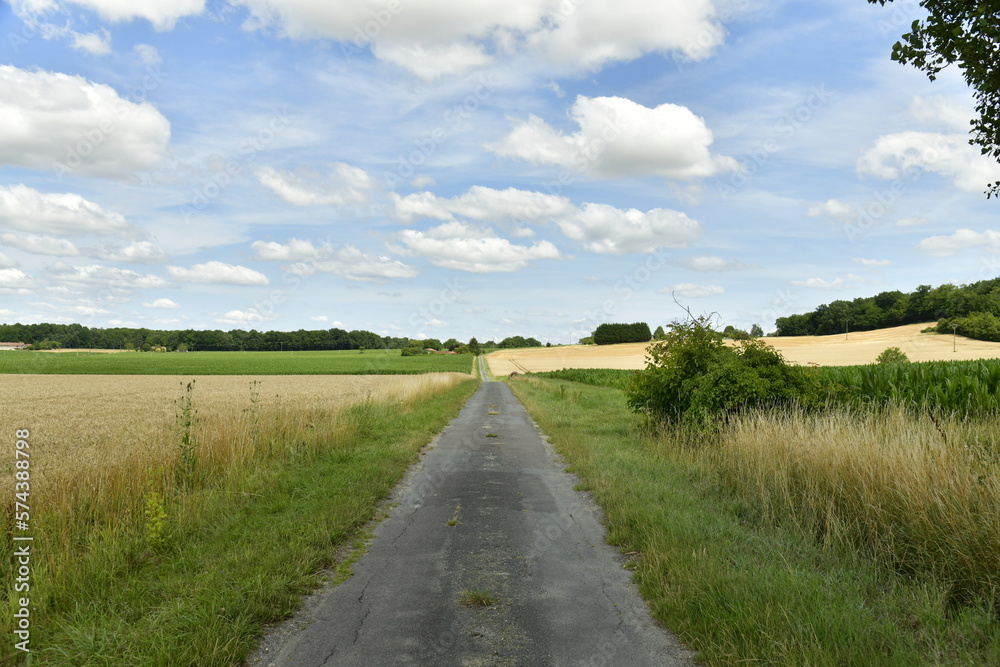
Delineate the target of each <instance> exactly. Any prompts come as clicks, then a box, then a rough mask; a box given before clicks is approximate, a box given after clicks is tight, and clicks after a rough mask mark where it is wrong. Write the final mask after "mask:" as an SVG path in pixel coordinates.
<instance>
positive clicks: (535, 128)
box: [486, 95, 739, 181]
mask: <svg viewBox="0 0 1000 667" xmlns="http://www.w3.org/2000/svg"><path fill="white" fill-rule="evenodd" d="M570 115H571V116H572V118H573V120H574V121H576V123H577V124H578V125H579V126H580V129H579V130H578V131H577V132H575V133H573V134H571V135H564V134H562V133H561V132H559V131H557V130H556V129H554V128H552V127H550V126H549V125H548V124H547V123H545V121H543V120H542V119H541V118H538V117H537V116H530V117H529V118H528V120H526V121H521V122H520V123H518V124H517V125H516V126H515V128H514V130H513V131H512V132H511V133H510V134H508V135H507V136H506V137H504V138H502V139H500V140H499V141H497V142H495V143H492V144H487V145H486V147H487V148H488V149H489V150H491V151H493V152H494V153H496V154H497V155H500V156H502V157H509V158H515V159H520V160H526V161H528V162H531V163H533V164H553V165H558V166H560V167H564V168H566V169H569V170H571V171H575V172H579V173H583V174H586V175H588V176H591V177H595V178H622V177H633V176H651V175H657V176H663V177H665V178H671V179H678V180H683V181H688V180H693V179H699V178H705V177H708V176H713V175H715V174H718V173H720V172H724V171H730V170H736V169H738V168H739V163H738V162H737V161H736V160H734V159H733V158H731V157H725V156H717V155H713V154H712V153H711V151H710V150H709V147H710V146H711V145H712V141H713V137H712V132H711V130H709V129H708V126H706V125H705V121H704V120H703V119H702V118H699V117H698V116H696V115H694V113H692V112H691V110H690V109H688V108H686V107H682V106H677V105H675V104H661V105H660V106H658V107H656V108H653V109H650V108H648V107H644V106H642V105H640V104H636V103H635V102H633V101H632V100H628V99H625V98H622V97H595V98H588V97H584V96H582V95H581V96H579V97H577V98H576V102H575V103H574V104H573V107H572V109H571V110H570Z"/></svg>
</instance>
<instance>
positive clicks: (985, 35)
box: [868, 0, 1000, 197]
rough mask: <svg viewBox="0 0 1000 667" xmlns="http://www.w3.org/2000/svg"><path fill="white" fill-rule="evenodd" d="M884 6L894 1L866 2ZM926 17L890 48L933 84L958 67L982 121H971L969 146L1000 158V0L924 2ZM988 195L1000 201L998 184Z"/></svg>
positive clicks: (896, 55) (989, 190)
mask: <svg viewBox="0 0 1000 667" xmlns="http://www.w3.org/2000/svg"><path fill="white" fill-rule="evenodd" d="M868 2H870V3H872V4H875V3H878V4H880V5H885V4H886V3H887V2H892V0H868ZM920 6H921V7H923V8H924V9H926V10H927V12H928V15H927V18H925V19H923V20H922V21H921V20H917V21H914V22H913V24H912V25H911V26H910V32H908V33H906V34H905V35H903V37H902V39H901V40H900V41H898V42H896V44H895V45H893V47H892V59H893V60H895V61H897V62H900V63H902V64H904V65H913V66H914V67H916V68H917V69H919V70H921V71H923V72H924V73H926V74H927V77H928V78H929V79H930V80H931V81H933V80H934V79H935V78H937V75H938V73H939V72H940V71H941V70H943V69H944V68H945V67H947V66H948V65H953V64H957V65H958V67H959V69H961V70H962V76H963V77H964V78H965V82H966V83H967V84H969V87H971V88H972V89H973V91H975V92H974V93H973V97H974V99H975V101H976V113H977V114H979V117H978V118H973V119H972V121H971V125H972V138H971V139H970V140H969V143H970V144H973V145H978V146H979V148H980V151H981V152H982V154H983V155H989V156H990V157H992V158H994V159H997V160H1000V67H998V65H1000V62H998V61H1000V57H998V54H1000V23H998V21H997V16H998V15H1000V0H921V2H920ZM986 196H987V197H993V196H997V197H1000V181H996V182H995V183H993V184H992V185H989V186H988V189H987V190H986Z"/></svg>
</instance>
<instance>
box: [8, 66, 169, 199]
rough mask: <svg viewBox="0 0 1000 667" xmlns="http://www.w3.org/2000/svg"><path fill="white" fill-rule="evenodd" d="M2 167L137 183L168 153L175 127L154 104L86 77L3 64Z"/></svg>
mask: <svg viewBox="0 0 1000 667" xmlns="http://www.w3.org/2000/svg"><path fill="white" fill-rule="evenodd" d="M0 116H2V117H3V118H4V122H3V123H2V124H0V164H9V165H15V166H19V167H27V168H29V169H47V170H51V171H55V172H57V173H60V174H61V173H75V174H80V175H83V176H101V177H107V178H118V179H129V178H133V177H134V176H135V173H136V172H137V171H144V170H147V169H150V168H151V167H153V166H155V165H156V164H157V163H159V162H160V160H162V159H163V157H164V156H165V155H166V151H167V144H168V142H169V140H170V123H169V121H167V119H166V118H165V117H164V116H163V115H162V114H161V113H160V112H159V111H157V110H156V109H155V108H154V107H153V105H152V104H150V103H148V102H142V103H141V104H137V103H135V102H131V101H128V100H125V99H122V98H121V97H119V95H118V93H116V92H115V91H114V89H112V88H111V87H110V86H106V85H104V84H98V83H92V82H90V81H87V80H86V79H84V78H83V77H81V76H73V75H69V74H59V73H53V72H46V71H44V70H35V71H27V70H22V69H19V68H17V67H13V66H11V65H0Z"/></svg>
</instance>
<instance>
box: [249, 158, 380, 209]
mask: <svg viewBox="0 0 1000 667" xmlns="http://www.w3.org/2000/svg"><path fill="white" fill-rule="evenodd" d="M254 175H255V176H256V177H257V181H258V182H259V183H260V184H261V185H263V186H264V187H266V188H267V189H268V190H270V191H271V192H273V193H274V194H276V195H278V196H279V197H281V198H282V199H283V200H285V201H286V202H288V203H289V204H294V205H295V206H320V205H324V204H327V205H330V204H332V205H337V206H342V205H347V204H362V203H364V202H366V201H368V195H369V191H370V190H371V189H372V188H373V187H374V183H373V182H372V179H371V177H370V176H369V175H368V173H367V172H366V171H365V170H364V169H360V168H358V167H352V166H351V165H349V164H344V163H343V162H335V163H333V164H332V165H330V173H329V174H328V176H327V178H326V179H325V180H324V179H321V178H319V177H318V175H317V174H312V173H309V172H301V173H293V172H289V171H279V170H277V169H274V168H273V167H260V168H259V169H257V171H256V172H254Z"/></svg>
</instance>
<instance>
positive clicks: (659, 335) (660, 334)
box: [653, 326, 667, 340]
mask: <svg viewBox="0 0 1000 667" xmlns="http://www.w3.org/2000/svg"><path fill="white" fill-rule="evenodd" d="M666 337H667V334H666V332H665V331H663V327H662V326H658V327H656V331H654V332H653V340H663V339H664V338H666Z"/></svg>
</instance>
